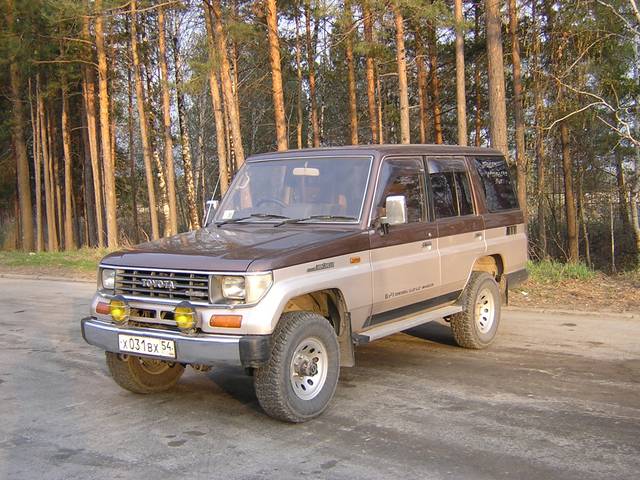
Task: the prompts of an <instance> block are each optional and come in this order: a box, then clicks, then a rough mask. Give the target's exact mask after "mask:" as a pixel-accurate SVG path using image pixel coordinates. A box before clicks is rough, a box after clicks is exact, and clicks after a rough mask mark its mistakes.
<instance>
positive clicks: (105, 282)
mask: <svg viewBox="0 0 640 480" xmlns="http://www.w3.org/2000/svg"><path fill="white" fill-rule="evenodd" d="M100 275H101V278H100V280H101V282H102V289H103V290H113V289H114V288H115V286H116V271H115V270H111V269H110V268H103V269H102V272H101V273H100Z"/></svg>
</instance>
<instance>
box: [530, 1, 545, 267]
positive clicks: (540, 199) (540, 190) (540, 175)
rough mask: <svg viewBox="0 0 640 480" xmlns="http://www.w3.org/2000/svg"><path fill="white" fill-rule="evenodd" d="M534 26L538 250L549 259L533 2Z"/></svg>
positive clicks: (534, 15)
mask: <svg viewBox="0 0 640 480" xmlns="http://www.w3.org/2000/svg"><path fill="white" fill-rule="evenodd" d="M531 11H532V15H531V16H532V24H533V34H532V37H533V51H532V54H531V62H532V70H533V82H532V86H531V88H532V90H533V104H534V121H535V132H536V136H535V154H536V167H537V171H536V175H537V178H536V197H537V203H538V205H537V210H538V211H537V219H538V248H539V249H540V257H541V258H542V259H545V258H547V255H548V252H547V225H546V216H545V198H546V197H545V195H546V193H545V175H546V172H545V152H544V129H543V128H542V121H543V105H542V75H541V74H540V71H539V64H540V55H541V51H540V35H539V31H540V30H539V29H538V23H537V9H536V1H535V0H534V1H533V2H532V9H531Z"/></svg>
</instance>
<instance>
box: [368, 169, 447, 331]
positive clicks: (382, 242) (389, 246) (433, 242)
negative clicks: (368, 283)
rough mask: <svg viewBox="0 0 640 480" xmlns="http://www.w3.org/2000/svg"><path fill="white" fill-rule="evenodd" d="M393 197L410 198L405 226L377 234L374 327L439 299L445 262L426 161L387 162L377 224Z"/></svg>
mask: <svg viewBox="0 0 640 480" xmlns="http://www.w3.org/2000/svg"><path fill="white" fill-rule="evenodd" d="M388 197H396V198H397V197H404V203H405V205H406V218H405V221H404V223H402V224H396V225H390V226H389V228H388V232H387V233H384V232H382V231H381V229H379V228H377V229H374V228H372V229H371V232H370V243H371V266H372V270H373V272H372V273H373V275H372V280H373V308H372V317H371V319H370V321H369V322H368V324H369V325H374V324H377V323H382V322H385V321H388V320H391V319H393V318H394V317H397V316H399V315H402V314H403V313H404V312H405V311H406V307H410V306H412V305H416V304H419V303H420V302H424V301H426V300H428V299H430V298H432V297H434V296H436V295H437V292H438V291H439V287H440V258H439V254H438V239H437V227H436V226H435V224H433V223H431V222H429V214H428V208H427V188H426V176H425V171H424V163H423V160H422V158H421V157H387V158H385V159H384V160H383V163H382V165H381V169H380V175H379V178H378V185H377V188H376V196H375V199H374V204H373V214H372V220H373V223H374V224H376V220H377V221H379V220H380V219H381V218H383V217H385V216H386V215H387V212H386V205H387V198H388Z"/></svg>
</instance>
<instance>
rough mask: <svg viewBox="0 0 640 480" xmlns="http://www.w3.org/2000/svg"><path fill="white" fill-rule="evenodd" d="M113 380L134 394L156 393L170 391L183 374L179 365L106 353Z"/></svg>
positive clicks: (182, 369) (182, 368)
mask: <svg viewBox="0 0 640 480" xmlns="http://www.w3.org/2000/svg"><path fill="white" fill-rule="evenodd" d="M106 354H107V367H109V372H111V376H112V377H113V380H114V381H115V382H116V383H117V384H118V385H120V386H121V387H122V388H124V389H125V390H129V391H130V392H134V393H158V392H164V391H165V390H168V389H170V388H171V387H173V386H174V385H175V384H176V383H178V380H180V377H181V376H182V374H183V373H184V367H183V366H182V365H180V364H179V363H173V362H166V361H164V360H154V359H150V358H143V357H136V356H132V355H123V354H118V353H112V352H106Z"/></svg>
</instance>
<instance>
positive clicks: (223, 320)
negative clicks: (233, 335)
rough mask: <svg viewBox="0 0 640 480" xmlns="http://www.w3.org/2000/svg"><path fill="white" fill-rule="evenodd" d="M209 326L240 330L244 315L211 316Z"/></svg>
mask: <svg viewBox="0 0 640 480" xmlns="http://www.w3.org/2000/svg"><path fill="white" fill-rule="evenodd" d="M209 325H210V326H212V327H222V328H240V326H241V325H242V315H211V319H210V320H209Z"/></svg>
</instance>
